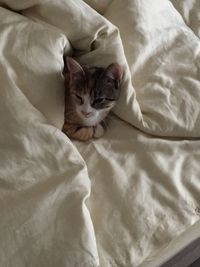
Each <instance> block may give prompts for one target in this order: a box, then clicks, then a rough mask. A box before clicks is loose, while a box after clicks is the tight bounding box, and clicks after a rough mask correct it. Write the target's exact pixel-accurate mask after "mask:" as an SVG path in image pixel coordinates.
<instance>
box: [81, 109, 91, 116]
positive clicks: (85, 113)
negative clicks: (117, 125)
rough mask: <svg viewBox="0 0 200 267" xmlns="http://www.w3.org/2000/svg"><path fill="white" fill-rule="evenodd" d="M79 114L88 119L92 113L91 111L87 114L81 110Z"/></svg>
mask: <svg viewBox="0 0 200 267" xmlns="http://www.w3.org/2000/svg"><path fill="white" fill-rule="evenodd" d="M81 112H82V114H83V115H84V116H85V117H89V116H90V115H91V113H92V112H91V111H90V112H88V111H84V110H82V111H81Z"/></svg>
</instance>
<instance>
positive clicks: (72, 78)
mask: <svg viewBox="0 0 200 267" xmlns="http://www.w3.org/2000/svg"><path fill="white" fill-rule="evenodd" d="M122 74H123V71H122V68H121V67H120V65H119V64H117V63H112V64H110V65H109V66H108V67H107V68H100V67H88V66H84V65H83V66H81V65H80V64H79V63H78V62H77V61H76V60H74V59H73V58H71V57H67V58H66V66H65V72H64V76H65V121H64V125H63V129H62V130H63V132H64V133H65V134H67V136H69V137H70V138H72V139H77V140H80V141H87V140H89V139H91V138H99V137H101V136H102V135H103V134H104V128H103V126H102V121H103V119H104V118H105V117H106V116H107V114H108V113H109V111H110V110H111V108H112V107H113V106H114V105H115V103H116V100H117V99H118V98H119V94H120V82H121V78H122Z"/></svg>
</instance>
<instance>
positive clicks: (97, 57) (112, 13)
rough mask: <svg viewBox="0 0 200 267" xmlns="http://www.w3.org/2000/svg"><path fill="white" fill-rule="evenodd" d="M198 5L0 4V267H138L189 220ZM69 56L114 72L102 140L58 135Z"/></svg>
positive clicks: (194, 197)
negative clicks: (113, 67)
mask: <svg viewBox="0 0 200 267" xmlns="http://www.w3.org/2000/svg"><path fill="white" fill-rule="evenodd" d="M198 7H199V5H198V1H197V0H196V1H191V2H190V3H189V1H187V0H183V1H181V2H180V1H175V0H174V1H160V0H155V1H150V0H127V1H126V3H125V2H123V1H119V0H114V1H111V0H104V1H95V0H87V1H85V2H84V1H82V0H78V1H72V0H58V1H48V0H45V1H42V0H29V1H24V0H19V1H14V0H5V1H4V0H0V40H1V42H0V55H1V56H0V77H1V89H0V125H1V127H0V214H1V219H0V266H2V267H4V266H8V267H25V266H29V267H31V266H33V267H35V266H40V267H47V266H48V267H55V266H60V267H64V266H67V267H77V266H81V267H83V266H84V267H90V266H91V267H97V266H101V267H119V266H123V267H129V266H131V267H133V266H135V267H136V266H140V267H146V266H149V262H150V260H151V258H153V257H161V256H160V255H161V254H162V250H163V248H165V247H166V246H168V245H169V244H170V242H171V240H172V239H173V238H175V237H176V236H177V235H179V234H181V233H182V232H183V231H185V230H186V229H187V228H188V227H189V226H190V225H192V224H193V223H194V222H196V221H198V220H199V214H198V213H197V212H196V211H197V210H199V206H200V199H199V195H200V194H199V190H200V182H199V178H198V177H199V174H200V168H199V159H200V152H199V151H200V142H199V140H197V139H198V138H199V137H200V126H199V125H200V105H199V103H200V76H199V75H200V74H199V68H200V56H199V52H200V40H199V23H198V22H199V20H198V14H197V11H196V8H198ZM71 54H73V55H74V56H75V57H76V59H77V60H78V61H79V62H80V63H86V64H89V65H96V66H106V65H108V64H109V63H112V62H118V63H120V64H121V65H122V67H123V68H124V77H123V82H122V85H121V87H122V88H121V95H120V99H119V101H118V103H117V105H116V107H115V108H114V110H113V115H112V116H110V122H109V124H108V130H107V132H106V134H105V136H103V137H102V138H101V139H99V140H92V141H90V142H87V143H79V142H73V143H72V142H71V141H70V140H69V139H68V137H67V136H65V135H64V134H63V133H62V132H61V131H60V129H61V128H62V124H63V116H64V85H63V77H62V70H63V55H71ZM149 134H151V135H149ZM159 137H162V138H159ZM163 137H165V138H163ZM184 138H187V140H184ZM160 261H161V258H160Z"/></svg>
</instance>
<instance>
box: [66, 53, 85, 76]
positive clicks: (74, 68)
mask: <svg viewBox="0 0 200 267" xmlns="http://www.w3.org/2000/svg"><path fill="white" fill-rule="evenodd" d="M66 64H67V69H68V71H69V73H70V74H72V75H80V74H84V70H83V68H82V67H81V65H80V64H79V63H78V62H77V61H76V60H74V59H73V58H72V57H67V58H66Z"/></svg>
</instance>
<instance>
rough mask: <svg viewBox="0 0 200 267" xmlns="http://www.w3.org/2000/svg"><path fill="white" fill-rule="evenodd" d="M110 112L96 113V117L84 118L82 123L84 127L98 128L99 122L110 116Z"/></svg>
mask: <svg viewBox="0 0 200 267" xmlns="http://www.w3.org/2000/svg"><path fill="white" fill-rule="evenodd" d="M108 112H109V110H107V109H104V110H101V111H98V112H96V114H95V115H93V116H91V117H89V118H86V117H82V123H83V125H84V126H88V127H90V126H96V125H97V124H98V123H99V122H101V121H102V120H103V119H104V118H105V117H106V116H107V114H108Z"/></svg>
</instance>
